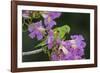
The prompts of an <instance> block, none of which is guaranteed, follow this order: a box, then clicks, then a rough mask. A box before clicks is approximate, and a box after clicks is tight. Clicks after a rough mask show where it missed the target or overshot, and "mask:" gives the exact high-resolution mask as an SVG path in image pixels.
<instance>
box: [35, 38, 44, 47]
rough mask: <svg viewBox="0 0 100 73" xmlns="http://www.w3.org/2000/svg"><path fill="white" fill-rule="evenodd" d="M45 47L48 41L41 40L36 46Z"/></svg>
mask: <svg viewBox="0 0 100 73" xmlns="http://www.w3.org/2000/svg"><path fill="white" fill-rule="evenodd" d="M44 45H46V39H43V40H41V42H40V43H38V44H37V45H36V46H35V48H36V47H40V46H44Z"/></svg>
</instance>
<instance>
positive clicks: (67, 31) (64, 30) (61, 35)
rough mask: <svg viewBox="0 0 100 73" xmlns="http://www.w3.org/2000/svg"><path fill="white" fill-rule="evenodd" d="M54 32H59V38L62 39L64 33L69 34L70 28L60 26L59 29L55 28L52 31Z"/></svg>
mask: <svg viewBox="0 0 100 73" xmlns="http://www.w3.org/2000/svg"><path fill="white" fill-rule="evenodd" d="M54 31H58V32H59V37H60V38H61V39H62V38H64V36H65V34H66V33H69V32H70V27H69V26H68V25H64V26H61V27H56V28H55V29H54ZM55 35H56V34H55ZM57 36H58V35H57Z"/></svg>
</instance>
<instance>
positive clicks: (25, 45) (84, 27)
mask: <svg viewBox="0 0 100 73" xmlns="http://www.w3.org/2000/svg"><path fill="white" fill-rule="evenodd" d="M55 21H56V22H57V26H56V27H60V26H63V25H66V24H67V25H69V26H70V28H71V31H70V33H69V34H66V35H67V36H66V39H70V35H73V34H81V35H83V37H84V38H85V41H86V47H85V56H84V57H85V59H89V58H90V14H89V13H68V12H66V13H62V15H61V16H60V17H59V18H57V19H55ZM28 34H29V32H27V31H26V32H22V51H23V52H26V51H31V50H35V48H34V46H35V45H37V44H38V43H39V42H40V41H37V40H36V39H33V40H32V39H31V38H30V37H29V36H28ZM48 60H49V59H48V56H47V55H46V54H44V52H41V53H39V54H34V55H33V54H32V55H25V56H23V57H22V61H23V62H33V61H48Z"/></svg>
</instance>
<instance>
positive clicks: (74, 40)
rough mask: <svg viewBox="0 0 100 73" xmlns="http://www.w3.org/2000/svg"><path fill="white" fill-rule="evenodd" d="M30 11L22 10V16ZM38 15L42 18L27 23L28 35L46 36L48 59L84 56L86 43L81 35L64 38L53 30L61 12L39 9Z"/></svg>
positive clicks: (34, 36) (40, 37)
mask: <svg viewBox="0 0 100 73" xmlns="http://www.w3.org/2000/svg"><path fill="white" fill-rule="evenodd" d="M32 13H35V12H30V11H24V12H23V14H22V16H23V18H25V19H27V18H29V17H30V15H32ZM38 15H40V16H42V18H43V19H42V20H39V21H37V22H32V23H31V24H29V25H28V32H29V37H30V38H32V39H33V38H37V40H42V39H44V38H46V41H45V44H46V46H47V49H48V51H50V60H52V61H58V60H79V59H83V58H84V48H85V46H86V43H85V41H84V40H85V39H84V37H83V36H82V35H79V34H78V35H71V36H70V39H69V40H65V39H64V38H60V36H59V34H60V33H59V31H55V30H54V28H53V27H54V26H57V22H56V19H57V18H59V17H60V16H61V12H45V11H44V12H43V11H40V12H38ZM56 28H57V27H56ZM65 36H66V35H65Z"/></svg>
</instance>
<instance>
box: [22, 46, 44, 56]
mask: <svg viewBox="0 0 100 73" xmlns="http://www.w3.org/2000/svg"><path fill="white" fill-rule="evenodd" d="M42 51H43V49H42V48H41V49H37V50H33V51H28V52H23V53H22V55H23V56H24V55H31V54H37V53H40V52H42Z"/></svg>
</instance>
